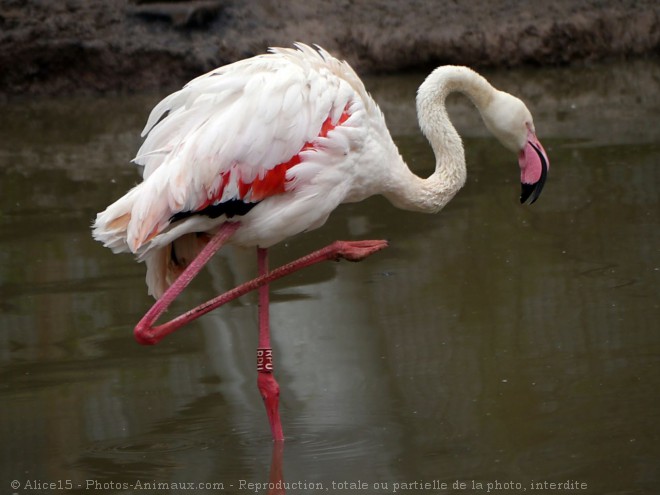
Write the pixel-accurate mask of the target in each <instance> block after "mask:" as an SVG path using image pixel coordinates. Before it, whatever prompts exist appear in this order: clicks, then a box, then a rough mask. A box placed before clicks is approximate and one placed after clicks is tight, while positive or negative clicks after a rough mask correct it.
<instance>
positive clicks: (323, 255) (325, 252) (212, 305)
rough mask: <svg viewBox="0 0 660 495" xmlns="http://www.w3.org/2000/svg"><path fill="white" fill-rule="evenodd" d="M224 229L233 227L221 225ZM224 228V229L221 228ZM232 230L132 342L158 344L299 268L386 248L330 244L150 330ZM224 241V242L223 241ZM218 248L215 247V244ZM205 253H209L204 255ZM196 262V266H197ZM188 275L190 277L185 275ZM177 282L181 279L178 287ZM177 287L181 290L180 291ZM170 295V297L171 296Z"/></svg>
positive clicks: (202, 257)
mask: <svg viewBox="0 0 660 495" xmlns="http://www.w3.org/2000/svg"><path fill="white" fill-rule="evenodd" d="M224 225H236V224H235V223H233V224H224ZM224 225H223V227H224ZM236 228H238V227H234V228H233V229H232V230H231V232H223V231H222V230H221V231H219V232H218V233H217V234H216V235H215V236H214V237H213V238H211V240H210V241H209V243H208V244H207V245H206V246H205V247H204V249H203V250H202V251H201V252H200V253H199V254H198V255H197V258H195V259H194V260H193V261H192V262H191V264H190V265H189V266H188V268H186V270H185V271H184V272H183V273H182V274H181V275H180V276H179V278H178V279H177V280H176V281H175V282H174V284H172V286H171V287H170V288H169V289H168V290H167V291H166V292H165V294H163V296H162V297H161V298H160V299H159V300H158V301H156V304H154V306H153V307H152V308H151V309H150V310H149V311H148V312H147V314H145V315H144V316H143V317H142V319H141V320H140V322H139V323H138V324H137V326H136V327H135V338H136V340H137V341H138V342H139V343H140V344H143V345H151V344H157V343H158V342H160V341H161V340H162V339H163V338H164V337H165V336H167V335H169V334H170V333H172V332H174V331H176V330H178V329H179V328H181V327H182V326H184V325H186V324H187V323H190V322H191V321H193V320H196V319H197V318H199V317H200V316H202V315H205V314H206V313H208V312H210V311H213V310H214V309H216V308H218V307H220V306H222V305H223V304H226V303H228V302H229V301H233V300H234V299H236V298H237V297H240V296H242V295H244V294H247V293H248V292H251V291H253V290H255V289H258V288H259V287H261V286H262V285H264V284H268V283H270V282H272V281H274V280H277V279H280V278H282V277H285V276H286V275H289V274H290V273H293V272H295V271H298V270H300V269H302V268H305V267H308V266H311V265H314V264H316V263H319V262H321V261H327V260H339V259H342V258H344V259H347V260H349V261H360V260H363V259H364V258H366V257H367V256H369V255H371V254H373V253H375V252H376V251H380V250H381V249H384V248H385V247H387V241H335V242H333V243H332V244H330V245H328V246H326V247H324V248H321V249H319V250H318V251H314V252H313V253H310V254H308V255H307V256H303V257H302V258H299V259H297V260H295V261H292V262H291V263H288V264H286V265H284V266H281V267H279V268H276V269H275V270H272V271H269V272H268V273H267V274H265V275H261V276H259V277H257V278H254V279H252V280H250V281H248V282H245V283H243V284H241V285H239V286H238V287H234V288H233V289H231V290H228V291H227V292H225V293H224V294H220V295H219V296H216V297H215V298H213V299H211V300H209V301H206V302H205V303H202V304H200V305H199V306H197V307H196V308H193V309H191V310H190V311H187V312H186V313H184V314H182V315H179V316H177V317H176V318H174V319H172V320H170V321H168V322H166V323H163V324H162V325H158V326H152V325H153V323H154V322H155V321H156V319H157V318H158V317H159V316H160V315H161V314H162V313H163V312H164V311H165V309H167V307H168V306H169V305H170V304H171V303H172V301H173V300H174V298H175V297H176V296H177V295H179V294H180V293H181V291H182V290H183V289H184V288H185V287H186V285H188V283H190V280H192V278H193V277H194V276H195V275H196V274H197V273H198V272H199V270H200V269H201V267H202V266H203V265H204V264H205V263H206V262H207V261H208V260H209V259H210V258H211V256H212V255H213V253H215V252H216V251H217V250H218V249H219V248H220V246H221V245H222V244H223V243H224V242H226V241H227V239H228V238H229V236H231V234H233V233H234V231H235V229H236ZM223 237H224V239H223ZM216 243H217V244H218V245H217V246H215V244H216ZM207 251H208V252H207ZM198 261H199V263H198ZM189 271H190V273H188V272H189ZM179 279H183V280H182V282H181V284H179ZM179 285H180V287H179ZM170 292H172V294H170Z"/></svg>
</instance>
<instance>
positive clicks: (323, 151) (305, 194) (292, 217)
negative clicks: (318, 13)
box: [93, 43, 549, 441]
mask: <svg viewBox="0 0 660 495" xmlns="http://www.w3.org/2000/svg"><path fill="white" fill-rule="evenodd" d="M453 92H459V93H463V94H464V95H466V96H467V97H468V98H469V99H470V100H471V101H472V103H473V104H474V105H475V106H476V108H477V109H478V111H479V112H480V113H481V116H482V119H483V122H484V124H485V125H486V127H487V128H488V129H489V130H490V132H491V133H492V134H493V135H494V136H495V137H496V138H497V139H498V140H499V141H500V142H501V143H502V145H503V146H505V147H506V148H508V149H509V150H511V151H512V152H514V153H516V154H517V155H518V163H519V166H520V174H521V183H522V193H521V196H520V202H521V203H524V202H529V203H533V202H534V201H536V199H537V198H538V197H539V194H540V193H541V190H542V188H543V185H544V182H545V179H546V175H547V173H548V168H549V160H548V156H547V154H546V152H545V150H544V148H543V146H542V145H541V143H540V142H539V140H538V138H537V137H536V131H535V128H534V123H533V119H532V115H531V114H530V112H529V110H528V109H527V107H526V106H525V104H524V103H523V102H522V101H521V100H520V99H518V98H516V97H515V96H512V95H510V94H508V93H505V92H503V91H499V90H497V89H495V88H494V87H493V86H492V85H491V84H490V83H489V82H488V81H487V80H486V79H485V78H483V77H482V76H480V75H479V74H477V73H476V72H474V71H472V70H471V69H469V68H467V67H460V66H442V67H439V68H437V69H435V70H434V71H433V72H432V73H431V74H430V75H429V76H428V77H427V78H426V80H425V81H424V82H423V84H422V85H421V86H420V88H419V90H418V93H417V113H418V120H419V124H420V127H421V130H422V132H423V133H424V135H425V136H426V138H427V139H428V141H429V142H430V144H431V146H432V148H433V151H434V153H435V157H436V167H435V171H434V172H433V174H432V175H431V176H429V177H428V178H426V179H423V178H420V177H418V176H417V175H416V174H414V173H413V172H412V171H411V170H410V169H409V168H408V166H407V165H406V163H405V162H404V160H403V159H402V157H401V155H400V154H399V151H398V149H397V147H396V145H395V144H394V141H393V140H392V137H391V136H390V133H389V131H388V129H387V126H386V124H385V118H384V116H383V114H382V113H381V111H380V109H379V107H378V105H377V104H376V103H375V101H374V100H373V99H372V98H371V96H370V95H369V94H368V93H367V91H366V89H365V86H364V84H363V82H362V81H361V80H360V78H359V77H358V76H357V74H356V73H355V72H354V71H353V69H352V68H351V67H350V66H349V64H348V63H346V62H345V61H340V60H338V59H337V58H335V57H333V56H332V55H330V54H329V53H328V52H327V51H325V50H324V49H323V48H321V47H319V46H315V47H310V46H308V45H305V44H302V43H296V44H295V45H294V47H293V48H271V49H270V51H269V53H266V54H262V55H258V56H255V57H252V58H249V59H245V60H241V61H238V62H235V63H232V64H229V65H226V66H223V67H220V68H218V69H215V70H213V71H211V72H209V73H207V74H204V75H202V76H199V77H197V78H196V79H193V80H192V81H190V82H189V83H188V84H186V85H185V86H184V87H183V88H182V89H181V90H179V91H177V92H175V93H173V94H171V95H169V96H167V97H166V98H164V99H163V100H162V101H161V102H160V103H158V104H157V105H156V106H155V107H154V109H153V110H152V111H151V114H150V115H149V118H148V120H147V123H146V126H145V127H144V130H143V131H142V136H143V137H144V136H146V139H145V140H144V142H143V144H142V145H141V147H140V149H139V151H138V153H137V156H136V157H135V158H134V160H133V161H134V162H135V163H136V164H138V165H141V166H142V167H144V168H143V181H142V182H141V183H139V184H138V185H137V186H135V187H134V188H132V189H131V190H130V191H128V192H127V193H126V194H125V195H124V196H123V197H121V198H119V199H118V200H117V201H116V202H114V203H113V204H111V205H110V206H108V207H107V208H106V209H105V210H104V211H103V212H101V213H99V214H98V215H97V217H96V220H95V222H94V225H93V236H94V238H95V239H97V240H98V241H100V242H102V243H103V244H104V245H105V246H106V247H109V248H110V249H112V251H113V252H115V253H119V252H129V253H133V254H134V255H136V256H137V259H138V260H139V261H144V262H145V264H146V283H147V287H148V292H149V294H151V295H152V296H154V298H156V302H155V304H154V305H153V306H152V307H151V309H149V311H147V313H146V314H145V315H144V317H143V318H142V319H141V320H140V321H139V322H138V324H137V325H136V327H135V331H134V335H135V338H136V340H137V341H138V342H139V343H141V344H155V343H157V342H158V341H160V340H161V339H162V338H163V337H164V336H166V335H168V334H170V333H172V332H173V331H175V330H177V329H178V328H180V327H182V326H183V325H185V324H187V323H188V322H190V321H192V320H194V319H195V318H198V317H199V316H201V315H202V314H205V313H207V312H208V311H211V310H212V309H215V308H216V307H218V306H220V305H222V304H224V303H226V302H227V301H230V300H232V299H234V298H236V297H239V296H240V295H242V294H245V293H247V292H249V291H252V290H258V294H259V309H258V312H259V346H258V349H257V371H258V374H257V376H258V380H257V383H258V388H259V390H260V393H261V396H262V398H263V400H264V404H265V407H266V411H267V415H268V419H269V423H270V428H271V433H272V436H273V439H274V440H276V441H279V440H283V438H284V436H283V431H282V426H281V421H280V416H279V385H278V383H277V381H276V380H275V378H274V376H273V369H274V366H273V357H272V349H271V345H270V328H269V318H268V295H269V290H268V286H269V283H270V282H272V281H274V280H276V279H278V278H280V277H283V276H286V275H287V274H289V273H292V272H293V271H296V270H299V269H301V268H304V267H306V266H310V265H312V264H314V263H318V262H320V261H323V260H331V259H340V258H345V259H348V260H351V261H359V260H362V259H364V258H366V257H367V256H369V255H371V254H373V253H375V252H377V251H379V250H381V249H383V248H384V247H386V246H387V242H386V241H383V240H361V241H336V242H334V243H332V244H331V245H329V246H326V247H325V248H323V249H320V250H319V251H316V252H314V253H311V254H310V255H307V256H305V257H303V258H300V259H298V260H296V261H293V262H291V263H289V264H287V265H284V266H282V267H280V268H277V269H275V270H272V271H271V270H269V268H268V257H267V255H268V248H269V247H271V246H273V245H274V244H277V243H278V242H280V241H282V240H284V239H286V238H289V237H291V236H294V235H296V234H299V233H301V232H304V231H307V230H311V229H315V228H318V227H320V226H322V225H323V224H324V222H325V221H326V219H327V218H328V216H329V215H330V213H331V212H332V211H333V210H334V209H335V208H337V206H339V205H340V204H342V203H348V202H357V201H361V200H364V199H365V198H367V197H370V196H372V195H375V194H381V195H384V196H385V197H386V198H387V199H388V200H389V201H390V202H391V203H392V204H393V205H394V206H395V207H398V208H403V209H405V210H411V211H416V212H424V213H436V212H438V211H440V210H441V209H442V208H443V207H444V206H445V205H446V204H447V203H448V202H449V201H450V200H451V199H452V198H453V197H454V195H455V194H456V193H457V192H458V191H459V189H460V188H461V187H462V186H463V185H464V183H465V180H466V165H465V155H464V150H463V145H462V141H461V138H460V136H459V135H458V133H457V131H456V130H455V128H454V127H453V125H452V124H451V122H450V120H449V117H448V115H447V112H446V110H445V98H446V97H447V95H448V94H450V93H453ZM227 243H231V244H234V245H239V246H248V247H256V248H257V249H256V250H257V261H258V263H257V264H258V272H259V276H258V277H257V278H255V279H253V280H251V281H249V282H246V283H244V284H242V285H239V286H238V287H236V288H234V289H232V290H230V291H229V292H227V293H225V294H221V295H220V296H217V297H216V298H214V299H212V300H210V301H208V302H206V303H204V304H201V305H200V306H198V307H196V308H194V309H192V310H190V311H188V312H186V313H184V314H182V315H180V316H178V317H176V318H174V319H173V320H170V321H169V322H166V323H163V324H161V325H155V322H156V320H157V319H158V318H159V317H160V316H161V315H162V314H163V313H164V312H165V310H166V309H167V308H168V306H169V305H170V304H171V303H172V301H174V299H175V298H176V297H177V296H178V295H179V294H180V293H181V292H182V291H183V290H184V288H185V287H186V286H187V285H188V283H189V282H190V281H191V280H192V279H193V278H194V277H195V276H196V275H197V273H199V271H200V270H201V269H202V267H203V266H204V265H205V264H206V263H207V262H208V260H209V259H210V258H211V257H212V256H213V255H214V254H215V253H216V252H217V251H218V249H220V248H221V247H222V246H223V245H225V244H227Z"/></svg>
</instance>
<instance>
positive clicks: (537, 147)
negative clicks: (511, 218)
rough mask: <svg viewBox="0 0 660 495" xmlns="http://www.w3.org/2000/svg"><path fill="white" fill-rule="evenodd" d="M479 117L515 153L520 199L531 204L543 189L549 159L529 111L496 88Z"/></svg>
mask: <svg viewBox="0 0 660 495" xmlns="http://www.w3.org/2000/svg"><path fill="white" fill-rule="evenodd" d="M482 116H483V119H484V123H485V124H486V127H488V129H489V130H490V131H491V132H492V133H493V135H494V136H495V137H496V138H497V139H498V140H499V141H500V142H501V143H502V144H503V145H504V147H506V148H508V149H510V150H511V151H513V152H514V153H517V154H518V164H519V165H520V182H521V184H522V192H521V194H520V202H521V203H525V202H529V204H531V203H533V202H534V201H536V200H537V199H538V197H539V195H540V194H541V191H542V190H543V185H544V184H545V178H546V176H547V175H548V169H549V168H550V160H548V155H547V153H546V152H545V150H544V149H543V146H542V145H541V143H540V142H539V140H538V138H537V137H536V131H535V130H534V120H533V119H532V114H531V113H530V112H529V110H528V109H527V107H526V106H525V104H524V103H523V102H522V101H520V100H519V99H518V98H516V97H515V96H512V95H510V94H508V93H505V92H503V91H496V92H495V94H494V96H493V98H492V99H491V101H490V102H489V103H488V105H487V106H486V108H485V109H484V110H483V112H482Z"/></svg>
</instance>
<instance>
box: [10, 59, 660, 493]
mask: <svg viewBox="0 0 660 495" xmlns="http://www.w3.org/2000/svg"><path fill="white" fill-rule="evenodd" d="M487 76H488V77H490V78H491V79H492V80H493V81H494V82H495V83H496V85H498V86H499V87H501V88H502V89H506V90H509V91H511V92H513V93H516V94H520V95H523V96H524V99H525V100H526V101H527V102H528V103H529V106H530V108H531V109H532V112H533V114H534V115H535V120H536V127H537V130H538V133H539V136H540V137H541V139H542V140H543V142H544V144H546V145H547V149H548V153H549V154H550V156H551V160H552V164H553V169H552V170H551V177H550V179H549V181H548V183H547V185H546V190H545V191H544V195H543V197H542V198H541V200H540V201H539V202H537V203H536V204H535V205H534V206H533V207H527V208H525V207H520V206H518V205H516V201H517V198H516V196H517V194H518V181H517V170H516V169H517V167H516V161H515V157H513V156H511V155H510V153H509V152H507V151H506V150H504V149H501V147H500V146H499V145H498V144H497V143H496V142H495V141H494V140H493V139H491V138H490V137H488V136H487V133H486V131H485V130H484V129H483V126H482V125H481V124H480V122H479V117H478V115H477V114H476V112H474V111H473V110H472V109H471V108H470V106H469V105H467V104H466V103H465V102H464V101H463V100H461V99H458V98H457V99H454V100H453V101H452V109H451V110H452V115H453V116H454V119H455V120H456V122H457V126H458V128H459V130H461V131H462V132H463V135H464V136H465V137H466V147H467V160H468V164H469V178H468V184H467V186H466V187H465V189H464V190H463V191H462V192H461V193H459V195H458V196H457V197H456V198H455V199H454V200H453V201H452V203H450V205H449V206H448V207H447V208H446V209H445V210H444V211H443V212H442V213H440V214H439V215H436V216H424V215H415V214H411V213H407V212H402V211H398V210H396V209H395V208H393V207H391V206H390V205H389V204H388V203H387V202H386V201H385V200H383V199H382V198H373V199H371V200H368V201H366V202H364V203H362V204H356V205H346V206H344V207H341V208H340V209H339V210H338V211H337V212H336V213H335V214H334V215H333V216H332V218H331V219H330V221H329V222H328V224H327V225H326V226H325V227H324V228H323V229H321V230H317V231H314V232H310V233H308V234H306V235H304V236H300V237H299V238H296V239H294V240H292V241H291V242H289V243H288V244H286V245H281V246H278V247H277V248H276V249H274V250H273V253H272V256H273V260H272V262H273V266H276V265H278V264H281V263H284V262H286V261H288V260H291V259H294V258H296V257H297V256H299V255H301V254H303V253H305V252H308V251H310V250H312V249H314V248H317V247H319V246H322V245H325V244H327V243H328V242H329V241H330V240H334V239H336V238H347V239H353V238H387V239H389V240H390V242H391V247H390V248H389V249H388V250H387V251H384V252H382V253H379V254H378V255H376V256H374V257H372V258H370V259H369V260H367V261H366V262H364V263H362V264H357V265H356V264H327V265H320V266H318V267H315V268H313V269H311V270H308V271H305V272H301V273H298V274H295V275H294V276H292V277H290V278H289V279H287V280H284V281H281V282H278V283H277V284H275V285H274V287H273V290H274V292H273V299H272V308H271V311H272V327H273V332H274V347H275V351H276V353H277V354H276V359H277V364H278V368H279V371H278V380H279V381H280V385H281V386H282V405H281V407H282V416H283V421H284V429H285V435H286V436H287V441H286V442H285V448H284V450H283V451H281V450H278V449H277V446H276V448H275V450H274V451H271V447H272V442H271V441H270V434H269V431H268V425H267V421H266V418H265V415H264V413H263V408H262V405H261V403H260V402H261V399H260V397H259V395H258V393H257V392H256V387H255V386H254V382H255V381H256V371H255V369H254V349H255V347H256V333H257V332H256V301H255V298H254V297H245V298H242V299H241V300H238V301H234V302H232V303H231V304H229V305H228V306H226V307H223V308H222V309H220V310H218V311H216V312H214V313H211V314H209V315H207V316H206V317H204V318H202V319H201V320H199V321H198V322H196V323H195V324H194V325H191V327H190V328H188V329H187V330H182V331H181V332H178V333H177V334H176V335H173V336H171V337H169V338H168V339H166V340H165V341H163V342H162V343H161V344H159V345H158V346H155V347H153V348H143V347H140V346H138V345H136V344H135V343H134V342H133V340H132V337H131V329H132V326H133V324H134V323H135V322H136V321H137V320H138V319H139V317H141V316H142V314H143V312H144V311H145V309H146V308H148V307H149V305H150V304H151V301H150V300H149V298H148V297H147V296H146V290H145V287H144V281H143V278H144V267H143V266H141V265H138V264H137V263H135V262H134V261H133V260H132V259H130V257H128V256H115V255H112V254H111V253H110V252H109V251H108V250H106V249H103V248H102V247H101V246H100V245H98V244H97V243H95V242H94V241H92V239H91V237H90V233H89V225H90V223H91V220H92V218H93V217H94V215H95V213H96V211H98V210H99V209H101V208H103V207H104V206H105V205H107V204H109V203H110V202H111V201H112V200H114V199H115V198H116V197H118V196H120V195H121V194H123V192H124V191H125V190H126V189H127V188H128V187H130V186H131V185H132V184H133V183H134V182H135V181H136V180H137V174H136V172H135V170H133V168H132V167H131V165H130V164H129V163H128V160H129V159H130V158H131V157H132V156H133V154H134V152H135V150H136V149H137V147H138V144H139V131H140V130H141V127H142V125H143V123H144V119H145V118H146V115H147V114H148V111H149V109H150V108H151V106H152V105H153V104H154V102H155V101H157V100H158V95H148V96H137V97H122V98H100V99H88V98H81V99H66V100H42V101H33V102H31V101H19V102H14V103H8V104H5V105H3V106H2V115H3V117H4V118H3V120H2V123H0V178H1V179H0V188H1V189H0V190H1V192H2V194H1V196H0V246H1V249H0V282H1V285H0V295H1V296H2V297H0V328H1V329H2V331H1V332H0V339H1V340H2V342H1V344H0V366H1V368H0V373H1V378H2V380H1V381H0V383H1V384H2V385H0V395H1V397H2V401H3V408H2V409H1V411H0V418H1V419H2V420H1V422H0V435H1V437H0V438H2V440H3V441H2V447H1V448H2V449H3V450H2V463H1V467H0V475H1V476H0V479H2V480H14V479H17V480H20V481H22V482H25V481H27V480H28V479H39V480H43V481H57V480H60V479H61V480H72V482H73V483H74V484H75V485H74V487H77V486H78V484H80V486H81V488H80V490H78V491H81V490H82V488H84V487H85V483H86V482H87V480H96V481H98V482H100V483H110V482H115V483H128V484H131V483H133V484H134V483H135V482H136V481H137V480H141V481H142V482H145V481H159V482H170V483H174V482H176V483H187V482H195V483H199V482H209V483H212V482H218V483H223V484H224V488H225V490H224V491H225V492H227V493H232V492H236V493H237V492H239V491H240V490H239V481H240V480H246V481H247V482H267V481H268V480H271V479H279V476H280V475H281V476H282V479H283V480H284V481H286V482H296V481H306V482H309V483H323V485H324V487H327V488H328V489H329V491H331V492H332V490H333V488H332V487H333V485H332V482H333V481H334V482H336V483H337V482H341V481H349V482H354V481H358V480H361V481H364V482H366V483H368V484H369V486H370V490H364V491H361V493H369V492H373V493H383V492H384V490H377V489H375V488H374V485H373V483H389V484H390V486H389V491H390V492H391V491H392V483H394V482H405V481H415V480H429V481H432V480H439V481H442V482H448V483H449V484H450V485H451V483H452V482H453V481H455V480H477V481H482V482H484V483H485V482H489V481H490V482H492V481H495V480H500V481H505V480H512V481H514V482H519V483H523V484H525V486H529V485H528V484H529V483H530V482H531V481H544V480H547V481H564V480H566V479H575V480H578V481H580V482H585V483H588V486H589V489H590V491H593V493H624V492H625V493H644V492H649V491H654V490H655V488H656V487H657V486H658V483H660V479H658V472H657V461H658V459H659V458H660V449H659V447H658V445H659V442H658V434H659V432H658V427H657V424H656V423H657V416H658V413H659V412H660V411H659V410H658V403H657V400H656V399H655V397H656V391H657V389H658V386H659V385H660V374H659V373H658V371H659V370H658V364H659V362H660V336H659V335H658V332H657V331H656V328H655V327H656V326H657V325H656V324H655V322H656V321H657V320H658V317H660V308H659V307H658V300H657V293H658V277H659V276H660V256H659V252H658V246H659V245H660V243H659V242H658V241H659V239H658V232H659V229H658V215H657V211H658V187H657V185H658V183H659V180H658V179H659V178H658V170H659V169H658V167H657V163H658V162H659V160H660V148H659V147H658V142H660V139H659V138H660V136H659V135H658V134H659V133H660V129H659V128H658V126H657V125H656V122H657V117H656V116H657V113H658V111H660V100H659V99H658V92H657V80H658V79H659V78H660V67H659V66H658V65H657V63H654V62H638V63H631V64H626V65H621V66H619V65H612V66H604V67H591V68H581V69H580V68H573V69H556V70H538V71H536V70H530V69H528V70H519V71H502V72H499V71H493V72H492V73H490V74H487ZM422 77H423V76H422V75H406V76H393V77H381V78H373V79H371V80H368V81H367V85H368V87H369V88H370V89H371V90H372V91H373V93H374V96H375V97H376V98H377V99H378V100H379V101H380V102H381V104H382V106H383V110H384V112H385V114H386V116H387V118H388V122H389V124H390V127H391V129H392V130H393V134H394V135H395V138H396V140H397V142H398V143H399V145H400V148H401V151H402V153H403V154H404V156H405V158H406V159H407V160H408V162H409V163H410V164H411V166H412V167H413V168H414V169H416V170H417V171H418V172H419V173H420V174H429V173H431V171H432V168H433V161H432V153H431V150H430V148H429V147H428V145H427V144H426V143H425V141H424V139H423V138H422V137H421V135H420V133H419V132H418V131H417V128H416V121H415V116H414V94H415V89H416V86H417V84H419V82H420V81H421V79H422ZM500 163H501V164H503V165H502V166H499V164H500ZM253 258H254V256H253V253H252V252H248V253H245V252H243V251H241V250H234V251H231V250H227V251H226V252H224V253H223V254H222V256H219V257H218V259H217V260H215V263H214V264H213V266H212V267H211V269H210V270H207V271H206V272H205V273H204V274H202V275H201V276H200V278H199V280H196V281H195V282H194V283H193V285H192V286H191V287H190V288H189V289H188V290H187V291H186V293H184V295H183V298H182V300H181V301H179V302H177V303H176V304H177V307H176V308H173V309H172V313H176V312H178V311H180V310H182V309H185V308H187V307H190V306H192V305H194V304H196V303H198V302H200V301H202V300H204V299H207V298H208V297H209V296H211V295H213V294H214V293H217V292H219V291H220V290H222V289H223V288H225V287H228V286H233V285H235V284H236V283H238V282H240V281H242V280H245V279H247V278H251V277H252V276H253V275H254V273H255V267H254V266H253V264H252V263H253ZM278 460H282V464H279V462H278ZM19 491H20V490H19ZM126 491H130V490H126ZM291 492H292V493H296V491H295V490H291ZM298 492H299V493H304V492H305V491H304V490H300V491H298ZM242 493H244V491H242Z"/></svg>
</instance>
